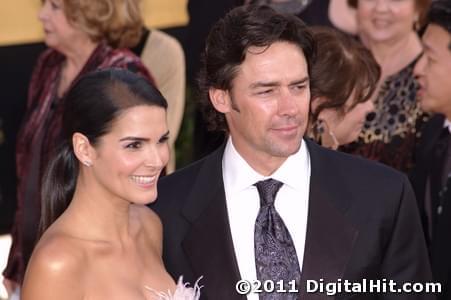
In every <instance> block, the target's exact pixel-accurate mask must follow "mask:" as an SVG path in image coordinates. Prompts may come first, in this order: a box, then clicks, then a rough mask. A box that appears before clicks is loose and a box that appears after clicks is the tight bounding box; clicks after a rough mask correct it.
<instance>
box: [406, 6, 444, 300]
mask: <svg viewBox="0 0 451 300" xmlns="http://www.w3.org/2000/svg"><path fill="white" fill-rule="evenodd" d="M429 19H430V20H429V21H430V23H429V25H428V27H427V28H426V31H425V33H424V35H423V44H424V54H423V56H422V57H421V59H420V60H419V61H418V63H417V65H416V66H415V69H414V72H415V74H416V75H417V76H418V81H419V83H420V89H419V91H418V95H419V99H420V105H421V107H422V108H423V109H424V110H425V111H429V112H432V113H435V115H434V116H433V117H432V118H431V120H430V121H429V122H428V123H427V124H426V125H425V127H424V130H423V131H422V136H421V142H420V145H419V148H418V152H417V155H416V157H417V158H416V160H417V166H416V168H415V170H414V171H413V173H412V176H411V179H412V184H413V187H414V189H415V193H416V196H417V200H418V203H419V207H420V212H421V215H422V219H423V225H424V229H425V230H424V231H425V233H426V237H427V240H428V246H429V254H430V257H431V265H432V272H433V275H434V279H435V280H437V281H439V282H441V283H442V287H443V292H442V293H441V295H440V296H439V298H440V299H451V238H450V234H451V135H450V130H451V123H450V120H451V84H450V80H449V78H450V77H449V76H450V74H451V2H450V1H449V0H447V1H443V0H440V1H435V2H434V3H433V4H432V7H431V10H430V12H429Z"/></svg>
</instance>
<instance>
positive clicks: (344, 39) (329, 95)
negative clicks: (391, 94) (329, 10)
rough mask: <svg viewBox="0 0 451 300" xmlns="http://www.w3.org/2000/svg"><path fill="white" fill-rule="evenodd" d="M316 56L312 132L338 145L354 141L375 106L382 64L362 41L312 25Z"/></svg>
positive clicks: (325, 143) (334, 146) (321, 140)
mask: <svg viewBox="0 0 451 300" xmlns="http://www.w3.org/2000/svg"><path fill="white" fill-rule="evenodd" d="M311 29H312V33H313V36H314V38H315V41H316V43H317V56H316V60H315V62H314V63H313V65H312V68H311V72H310V78H311V89H310V90H311V96H312V100H311V117H310V136H312V137H313V138H314V139H315V140H316V141H317V142H318V143H320V144H321V145H323V146H325V147H327V148H332V149H337V148H338V147H339V146H340V145H343V144H347V143H350V142H352V141H354V140H355V139H356V138H357V137H358V136H359V134H360V132H361V130H362V126H363V123H364V121H365V117H366V115H367V114H368V113H369V112H370V111H371V110H372V109H373V102H372V100H371V95H372V94H373V92H374V90H375V89H376V86H377V81H378V80H379V76H380V68H379V66H378V64H377V63H376V61H375V60H374V58H373V56H372V55H371V53H370V52H369V51H368V50H367V49H366V48H365V47H363V46H362V45H361V44H360V43H359V42H357V41H355V40H354V39H353V38H351V37H350V36H347V35H345V34H343V33H341V32H339V31H337V30H334V29H332V28H327V27H312V28H311Z"/></svg>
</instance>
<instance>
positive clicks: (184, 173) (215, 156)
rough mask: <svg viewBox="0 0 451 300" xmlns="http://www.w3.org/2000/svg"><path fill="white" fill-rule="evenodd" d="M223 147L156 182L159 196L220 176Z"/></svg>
mask: <svg viewBox="0 0 451 300" xmlns="http://www.w3.org/2000/svg"><path fill="white" fill-rule="evenodd" d="M223 153H224V149H223V147H221V148H219V149H217V150H215V151H214V152H213V153H211V154H209V155H207V156H205V157H204V158H202V159H200V160H197V161H195V162H193V163H191V164H189V165H187V166H185V167H183V168H180V169H178V170H177V171H175V172H174V173H171V174H169V175H166V176H164V177H162V178H161V180H160V181H159V182H158V189H159V198H160V196H163V197H165V196H169V195H172V194H174V193H175V194H181V193H182V194H183V193H185V192H186V191H187V190H188V189H191V187H192V186H193V185H194V184H195V183H197V182H198V181H209V180H210V179H212V177H214V176H222V154H223Z"/></svg>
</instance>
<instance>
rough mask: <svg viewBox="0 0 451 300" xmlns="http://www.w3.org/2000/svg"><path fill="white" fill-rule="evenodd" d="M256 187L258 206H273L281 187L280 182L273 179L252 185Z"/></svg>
mask: <svg viewBox="0 0 451 300" xmlns="http://www.w3.org/2000/svg"><path fill="white" fill-rule="evenodd" d="M254 185H255V186H256V187H257V190H258V194H259V195H260V206H263V205H273V204H274V200H275V199H276V195H277V192H278V191H279V189H280V187H281V186H282V185H283V183H282V182H280V181H277V180H275V179H272V178H270V179H266V180H263V181H259V182H257V183H255V184H254Z"/></svg>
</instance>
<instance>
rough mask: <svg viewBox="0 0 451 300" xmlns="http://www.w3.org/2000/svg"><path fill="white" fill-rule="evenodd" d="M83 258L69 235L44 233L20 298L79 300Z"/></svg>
mask: <svg viewBox="0 0 451 300" xmlns="http://www.w3.org/2000/svg"><path fill="white" fill-rule="evenodd" d="M84 256H85V251H84V250H83V248H82V247H81V245H80V243H77V242H76V241H75V240H74V239H73V238H71V237H70V236H67V235H65V234H63V233H60V232H52V233H49V234H44V236H43V237H42V238H41V240H40V241H39V243H38V245H37V246H36V248H35V250H34V252H33V255H32V257H31V260H30V263H29V264H28V268H27V272H26V274H25V280H24V285H23V289H22V299H24V300H27V299H47V300H51V299H81V297H82V294H83V291H82V288H81V287H82V283H83V280H82V279H83V277H84V276H83V273H84V271H85V270H84V269H83V266H84V264H83V261H85V257H84ZM68 291H70V293H68Z"/></svg>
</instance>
